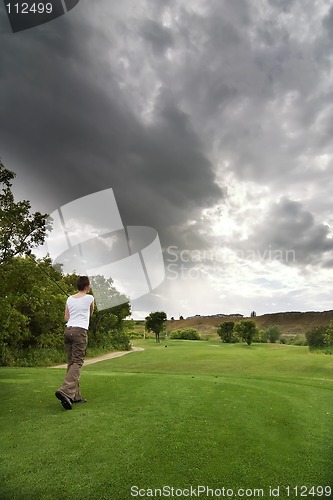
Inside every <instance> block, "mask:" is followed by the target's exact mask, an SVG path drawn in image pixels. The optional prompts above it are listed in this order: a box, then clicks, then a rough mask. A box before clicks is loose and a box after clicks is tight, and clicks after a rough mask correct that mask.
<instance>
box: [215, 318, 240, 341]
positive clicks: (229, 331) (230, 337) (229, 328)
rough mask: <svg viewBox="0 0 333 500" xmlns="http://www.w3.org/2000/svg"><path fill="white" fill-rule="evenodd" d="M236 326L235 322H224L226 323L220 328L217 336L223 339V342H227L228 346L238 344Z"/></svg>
mask: <svg viewBox="0 0 333 500" xmlns="http://www.w3.org/2000/svg"><path fill="white" fill-rule="evenodd" d="M234 326H235V322H234V321H224V323H221V324H220V325H219V326H218V328H217V334H218V335H219V337H220V338H221V340H222V342H225V343H227V344H229V343H231V342H236V340H237V339H236V338H235V336H234Z"/></svg>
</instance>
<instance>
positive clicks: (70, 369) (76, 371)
mask: <svg viewBox="0 0 333 500" xmlns="http://www.w3.org/2000/svg"><path fill="white" fill-rule="evenodd" d="M64 336H65V348H66V351H67V373H66V377H65V380H64V383H63V384H62V386H61V387H60V388H59V389H58V390H59V391H61V392H63V393H64V394H66V396H67V397H69V398H70V399H72V400H73V401H76V400H78V399H81V397H82V396H81V394H80V384H79V381H80V370H81V367H82V365H83V362H84V357H85V355H86V349H87V344H88V335H87V330H85V329H84V328H79V327H75V326H68V327H66V328H65V333H64Z"/></svg>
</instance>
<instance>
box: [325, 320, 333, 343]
mask: <svg viewBox="0 0 333 500" xmlns="http://www.w3.org/2000/svg"><path fill="white" fill-rule="evenodd" d="M324 341H325V345H326V346H333V321H330V323H329V325H328V327H327V328H326V333H325V335H324Z"/></svg>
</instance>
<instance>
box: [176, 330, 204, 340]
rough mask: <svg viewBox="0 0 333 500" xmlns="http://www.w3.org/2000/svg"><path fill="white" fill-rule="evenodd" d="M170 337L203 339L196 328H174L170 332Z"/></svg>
mask: <svg viewBox="0 0 333 500" xmlns="http://www.w3.org/2000/svg"><path fill="white" fill-rule="evenodd" d="M170 339H177V340H201V339H200V335H199V332H198V330H197V329H196V328H186V329H183V330H173V331H172V332H171V334H170Z"/></svg>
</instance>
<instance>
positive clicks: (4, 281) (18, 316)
mask: <svg viewBox="0 0 333 500" xmlns="http://www.w3.org/2000/svg"><path fill="white" fill-rule="evenodd" d="M38 264H39V266H41V267H42V268H43V269H44V270H45V271H46V272H47V273H48V274H49V275H51V276H52V278H53V279H54V280H55V281H56V282H57V283H59V284H60V286H61V287H62V288H63V289H64V290H65V291H67V292H68V293H72V292H73V290H72V289H71V288H70V287H69V286H68V285H67V284H66V283H65V282H63V280H62V274H61V272H60V271H58V270H56V269H54V268H53V267H52V265H51V260H50V259H48V258H44V259H39V260H38ZM0 280H1V287H0V362H1V361H2V355H3V352H4V350H13V349H16V350H17V349H21V350H22V349H26V348H28V347H59V346H62V343H63V317H64V308H65V302H66V295H65V294H64V293H62V292H61V291H60V290H59V288H58V287H57V286H56V285H55V284H54V283H53V282H52V281H51V280H50V279H49V278H48V277H47V276H46V275H45V274H44V273H43V272H42V270H41V269H39V268H38V266H37V264H36V262H34V261H33V260H30V259H29V258H28V257H24V258H23V257H14V258H12V259H11V260H8V261H6V262H5V263H3V264H2V266H0Z"/></svg>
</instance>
